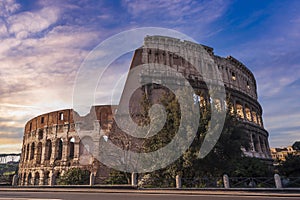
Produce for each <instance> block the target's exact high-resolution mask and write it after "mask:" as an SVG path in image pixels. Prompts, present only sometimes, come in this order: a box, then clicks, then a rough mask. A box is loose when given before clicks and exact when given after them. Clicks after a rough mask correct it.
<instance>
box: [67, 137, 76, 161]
mask: <svg viewBox="0 0 300 200" xmlns="http://www.w3.org/2000/svg"><path fill="white" fill-rule="evenodd" d="M74 155H75V138H74V137H71V138H70V139H69V156H68V157H69V159H73V158H74Z"/></svg>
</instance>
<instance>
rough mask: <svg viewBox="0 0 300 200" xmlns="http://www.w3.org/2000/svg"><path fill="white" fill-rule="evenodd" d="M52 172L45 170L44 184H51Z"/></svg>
mask: <svg viewBox="0 0 300 200" xmlns="http://www.w3.org/2000/svg"><path fill="white" fill-rule="evenodd" d="M49 182H50V172H49V171H45V172H44V180H43V184H44V185H50V184H49Z"/></svg>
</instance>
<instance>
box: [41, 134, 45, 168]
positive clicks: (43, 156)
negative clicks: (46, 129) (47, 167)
mask: <svg viewBox="0 0 300 200" xmlns="http://www.w3.org/2000/svg"><path fill="white" fill-rule="evenodd" d="M41 153H42V157H41V164H42V165H43V164H44V162H45V155H46V140H45V141H43V143H42V152H41Z"/></svg>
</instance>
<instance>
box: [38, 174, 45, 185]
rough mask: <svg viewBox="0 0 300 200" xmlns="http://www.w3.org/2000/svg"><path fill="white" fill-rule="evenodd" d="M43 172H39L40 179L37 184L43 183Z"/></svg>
mask: <svg viewBox="0 0 300 200" xmlns="http://www.w3.org/2000/svg"><path fill="white" fill-rule="evenodd" d="M44 177H45V176H44V172H42V173H40V181H39V185H44Z"/></svg>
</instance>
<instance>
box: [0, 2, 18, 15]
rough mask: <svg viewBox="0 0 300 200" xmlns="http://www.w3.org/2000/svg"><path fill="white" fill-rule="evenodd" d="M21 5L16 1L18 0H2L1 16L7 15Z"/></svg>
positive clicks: (0, 4) (0, 5)
mask: <svg viewBox="0 0 300 200" xmlns="http://www.w3.org/2000/svg"><path fill="white" fill-rule="evenodd" d="M20 7H21V5H20V4H18V3H17V2H16V0H4V1H0V17H7V16H9V15H11V14H13V13H14V12H16V11H17V10H19V8H20Z"/></svg>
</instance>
